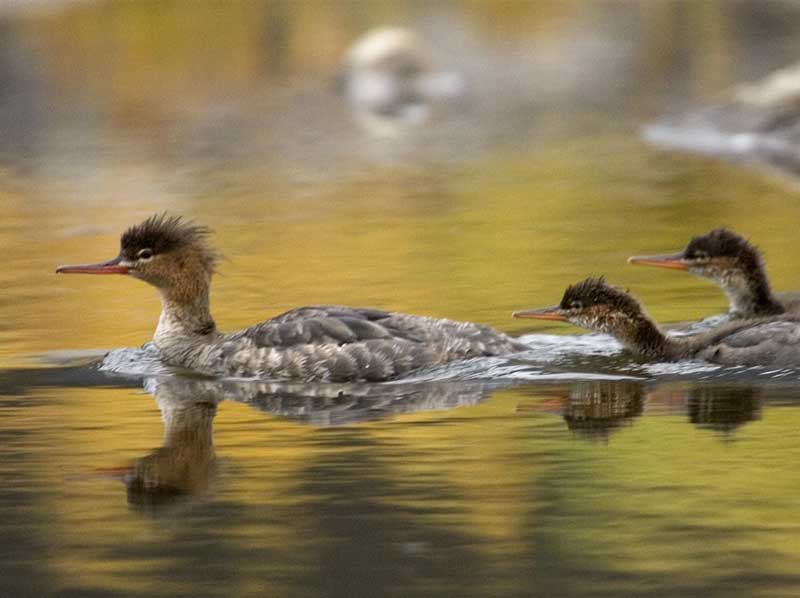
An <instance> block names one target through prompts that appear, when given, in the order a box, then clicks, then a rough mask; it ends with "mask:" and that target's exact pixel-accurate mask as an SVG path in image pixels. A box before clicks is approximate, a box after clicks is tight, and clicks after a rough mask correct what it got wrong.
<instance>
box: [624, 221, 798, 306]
mask: <svg viewBox="0 0 800 598" xmlns="http://www.w3.org/2000/svg"><path fill="white" fill-rule="evenodd" d="M628 262H629V263H631V264H641V265H643V266H656V267H658V268H670V269H673V270H685V271H687V272H690V273H692V274H694V275H695V276H699V277H701V278H707V279H709V280H711V281H712V282H714V283H715V284H717V285H718V286H719V287H721V288H722V290H723V291H725V294H726V295H727V296H728V302H729V304H730V313H731V315H732V316H734V317H737V318H754V317H761V316H775V315H779V314H782V313H784V312H786V311H787V309H790V310H792V311H794V310H795V309H797V307H798V306H797V305H796V304H795V302H782V301H780V300H779V299H778V298H777V297H775V295H774V294H773V293H772V289H771V288H770V284H769V280H768V279H767V273H766V270H765V268H764V260H763V259H762V257H761V253H760V252H759V251H758V249H757V248H756V247H755V245H753V244H751V243H750V242H748V241H747V239H745V238H744V237H742V236H741V235H739V234H738V233H735V232H733V231H732V230H728V229H725V228H718V229H715V230H712V231H711V232H709V233H706V234H705V235H700V236H697V237H694V238H693V239H692V240H691V241H689V244H688V245H687V246H686V248H685V249H684V250H683V251H679V252H678V253H670V254H664V255H637V256H633V257H630V258H628Z"/></svg>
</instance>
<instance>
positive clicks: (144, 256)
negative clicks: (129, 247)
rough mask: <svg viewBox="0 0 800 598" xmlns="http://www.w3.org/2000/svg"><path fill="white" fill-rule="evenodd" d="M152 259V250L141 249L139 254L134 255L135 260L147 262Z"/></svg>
mask: <svg viewBox="0 0 800 598" xmlns="http://www.w3.org/2000/svg"><path fill="white" fill-rule="evenodd" d="M152 257H153V250H152V249H142V250H141V251H139V253H137V254H136V259H138V260H142V261H145V262H146V261H147V260H149V259H150V258H152Z"/></svg>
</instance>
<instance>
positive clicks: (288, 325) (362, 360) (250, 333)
mask: <svg viewBox="0 0 800 598" xmlns="http://www.w3.org/2000/svg"><path fill="white" fill-rule="evenodd" d="M186 340H187V339H185V338H181V337H179V336H172V337H171V338H167V339H162V340H161V342H159V348H160V350H161V351H162V354H164V356H165V357H166V358H167V360H168V361H169V362H170V363H173V364H175V365H179V366H183V367H187V368H190V369H193V370H196V371H200V372H203V373H208V374H213V375H224V376H242V377H259V378H270V379H278V380H281V379H283V380H304V381H312V380H316V381H326V382H352V381H370V382H378V381H383V380H390V379H393V378H397V377H399V376H402V375H403V374H406V373H409V372H411V371H412V370H416V369H419V368H423V367H429V366H434V365H440V364H443V363H447V362H450V361H456V360H462V359H469V358H472V357H483V356H494V355H505V354H509V353H514V352H518V351H523V350H524V349H525V345H523V344H522V343H519V342H517V341H515V340H514V339H512V338H511V337H509V336H507V335H505V334H503V333H501V332H498V331H496V330H493V329H492V328H489V327H487V326H480V325H478V324H472V323H468V322H455V321H453V320H446V319H437V318H428V317H423V316H412V315H407V314H398V313H392V312H386V311H381V310H376V309H360V308H350V307H341V306H314V307H303V308H299V309H295V310H292V311H289V312H287V313H284V314H282V315H279V316H277V317H275V318H272V319H271V320H268V321H266V322H262V323H260V324H257V325H255V326H252V327H250V328H246V329H244V330H241V331H239V332H235V333H232V334H220V335H217V336H215V337H212V338H209V339H205V340H204V342H191V343H190V342H186ZM198 340H199V339H198Z"/></svg>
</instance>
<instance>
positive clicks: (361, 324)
mask: <svg viewBox="0 0 800 598" xmlns="http://www.w3.org/2000/svg"><path fill="white" fill-rule="evenodd" d="M209 234H210V230H209V229H208V228H207V227H204V226H198V225H196V224H194V223H193V222H189V221H186V220H184V219H182V218H181V217H179V216H168V215H165V214H164V215H156V216H152V217H150V218H148V219H147V220H145V221H144V222H142V223H141V224H137V225H135V226H132V227H130V228H129V229H128V230H127V231H126V232H125V233H124V234H123V235H122V238H121V240H120V253H119V255H117V257H115V258H114V259H112V260H109V261H107V262H102V263H98V264H85V265H78V266H60V267H59V268H58V269H57V270H56V272H60V273H63V274H120V275H127V276H132V277H133V278H138V279H140V280H143V281H145V282H147V283H149V284H150V285H152V286H154V287H156V289H158V291H159V293H160V295H161V305H162V310H161V317H160V318H159V321H158V326H157V328H156V331H155V334H154V336H153V343H154V345H155V346H156V347H157V348H158V350H159V352H160V354H161V357H162V359H163V360H164V361H165V362H166V363H168V364H170V365H175V366H180V367H184V368H188V369H191V370H195V371H197V372H200V373H203V374H208V375H213V376H238V377H257V378H269V379H279V380H302V381H326V382H352V381H373V382H378V381H384V380H390V379H394V378H397V377H399V376H402V375H403V374H407V373H409V372H411V371H413V370H417V369H420V368H425V367H429V366H434V365H440V364H443V363H448V362H451V361H457V360H463V359H468V358H472V357H480V356H494V355H505V354H509V353H514V352H518V351H522V350H524V349H525V345H523V344H522V343H519V342H517V341H516V340H514V339H512V338H511V337H509V336H507V335H505V334H503V333H501V332H498V331H496V330H494V329H492V328H489V327H487V326H481V325H479V324H472V323H469V322H455V321H452V320H446V319H437V318H429V317H424V316H414V315H407V314H401V313H393V312H388V311H384V310H381V309H373V308H354V307H342V306H335V305H320V306H311V307H301V308H298V309H293V310H291V311H289V312H286V313H284V314H282V315H279V316H276V317H274V318H272V319H270V320H267V321H265V322H261V323H260V324H256V325H255V326H251V327H250V328H246V329H244V330H240V331H238V332H232V333H227V334H226V333H223V332H220V331H219V330H218V329H217V325H216V323H215V321H214V318H213V317H212V316H211V311H210V300H209V293H210V288H211V278H212V275H213V274H214V270H215V265H216V264H217V261H218V254H217V252H216V251H215V250H214V249H213V247H211V245H210V244H209V242H208V236H209Z"/></svg>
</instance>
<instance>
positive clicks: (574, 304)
mask: <svg viewBox="0 0 800 598" xmlns="http://www.w3.org/2000/svg"><path fill="white" fill-rule="evenodd" d="M569 306H570V307H571V308H572V309H581V308H582V307H583V303H582V302H581V301H573V302H572V303H570V304H569Z"/></svg>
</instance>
